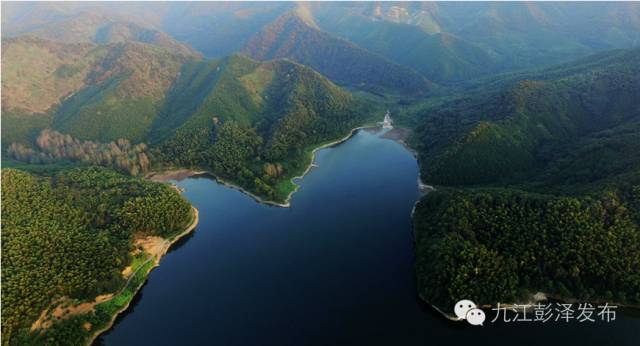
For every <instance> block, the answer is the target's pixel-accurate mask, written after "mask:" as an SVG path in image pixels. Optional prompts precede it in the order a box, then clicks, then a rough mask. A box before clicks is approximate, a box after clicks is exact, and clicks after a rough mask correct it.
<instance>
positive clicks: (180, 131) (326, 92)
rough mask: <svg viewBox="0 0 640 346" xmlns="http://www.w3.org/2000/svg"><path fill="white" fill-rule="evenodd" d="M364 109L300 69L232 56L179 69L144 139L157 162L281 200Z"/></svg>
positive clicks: (282, 62) (357, 120) (285, 63)
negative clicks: (152, 145) (316, 152)
mask: <svg viewBox="0 0 640 346" xmlns="http://www.w3.org/2000/svg"><path fill="white" fill-rule="evenodd" d="M193 100H197V102H195V103H190V102H193ZM371 109H372V106H371V105H365V104H364V102H362V101H360V100H359V99H357V98H354V97H353V96H352V95H351V94H349V93H347V92H345V91H343V90H341V89H340V88H339V87H337V86H336V85H334V84H333V83H331V82H330V81H329V80H327V79H326V78H324V77H323V76H321V75H320V74H318V73H317V72H315V71H313V70H311V69H309V68H307V67H304V66H302V65H299V64H296V63H293V62H290V61H286V60H275V61H268V62H257V61H255V60H251V59H249V58H247V57H244V56H242V55H234V56H231V57H229V58H226V59H222V60H220V61H217V62H194V63H191V64H188V65H186V66H185V68H184V69H183V71H182V73H181V76H180V79H179V80H178V81H177V82H176V84H175V86H174V89H173V90H172V91H171V92H170V93H169V95H168V97H167V108H166V109H165V111H164V112H163V113H162V114H161V115H160V116H159V117H158V119H157V121H156V122H155V123H154V124H153V127H152V130H151V140H152V141H155V142H156V143H159V156H160V157H163V158H164V159H163V160H166V161H170V162H173V163H175V164H176V165H180V166H188V167H201V168H207V169H211V170H213V172H214V173H216V174H217V175H219V176H221V177H224V178H225V179H229V180H231V181H234V182H236V183H238V184H240V186H242V187H245V188H247V189H249V190H250V191H252V192H254V193H256V194H258V195H260V196H263V197H267V198H269V199H275V200H278V201H282V200H283V199H284V198H285V197H286V195H287V193H288V192H289V191H290V190H291V189H292V188H293V187H292V186H291V183H290V182H289V178H291V177H292V176H295V175H296V174H298V173H300V172H301V171H302V170H303V167H304V166H305V165H306V164H307V163H308V162H307V161H308V160H309V157H308V155H309V151H310V149H311V147H312V146H313V145H318V144H320V143H323V142H325V141H330V140H332V139H335V138H338V137H341V136H344V135H346V134H347V133H348V131H349V130H350V129H351V128H353V127H355V126H357V125H358V124H361V123H362V122H364V121H366V120H367V119H369V117H370V115H369V114H368V113H367V112H368V111H370V110H371Z"/></svg>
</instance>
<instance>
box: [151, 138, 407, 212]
mask: <svg viewBox="0 0 640 346" xmlns="http://www.w3.org/2000/svg"><path fill="white" fill-rule="evenodd" d="M375 127H377V125H363V126H358V127H354V128H352V129H351V130H350V131H349V133H348V134H347V135H346V136H345V137H343V138H340V139H337V140H335V141H332V142H329V143H326V144H321V145H320V146H318V147H315V148H314V149H313V150H311V153H310V156H311V161H310V162H309V164H308V165H307V168H305V170H304V171H303V172H302V173H301V174H299V175H296V176H294V177H291V178H289V181H290V182H291V183H292V184H293V185H294V186H295V187H294V189H293V190H292V191H291V192H289V194H288V195H287V198H286V199H285V200H284V202H282V203H280V202H276V201H272V200H266V199H263V198H262V197H260V196H257V195H255V194H254V193H252V192H250V191H247V190H246V189H244V188H243V187H241V186H238V185H236V184H234V183H231V182H229V181H226V180H224V179H222V178H220V177H218V176H217V175H215V174H214V173H213V172H211V171H208V170H196V169H189V168H177V169H169V170H165V171H151V172H149V173H147V174H146V175H145V179H148V180H151V181H155V182H167V181H168V180H182V179H186V178H189V177H197V176H209V177H211V178H213V179H214V180H215V181H216V182H218V183H220V184H221V185H223V186H225V187H228V188H232V189H234V190H238V191H240V192H242V193H244V194H245V195H247V196H249V197H251V198H253V199H254V200H255V201H256V202H258V203H261V204H266V205H271V206H275V207H280V208H290V207H291V198H292V197H293V194H294V193H296V192H297V191H298V189H299V188H300V185H299V184H297V183H296V182H295V181H294V180H297V179H302V178H304V176H305V175H307V174H308V173H309V172H310V171H311V170H312V169H313V168H314V167H317V165H316V164H315V156H316V152H317V151H318V150H322V149H326V148H331V147H334V146H337V145H339V144H341V143H343V142H346V141H347V140H349V139H350V138H351V137H353V136H354V135H355V134H356V133H357V132H358V131H360V130H363V129H368V128H375ZM418 178H419V177H418Z"/></svg>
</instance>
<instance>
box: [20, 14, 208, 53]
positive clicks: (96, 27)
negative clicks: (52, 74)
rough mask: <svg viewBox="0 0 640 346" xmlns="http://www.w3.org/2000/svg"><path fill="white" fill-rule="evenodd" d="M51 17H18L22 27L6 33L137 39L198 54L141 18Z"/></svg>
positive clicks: (68, 39)
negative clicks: (48, 18) (143, 22)
mask: <svg viewBox="0 0 640 346" xmlns="http://www.w3.org/2000/svg"><path fill="white" fill-rule="evenodd" d="M53 17H54V18H50V20H49V21H47V22H46V23H45V24H43V23H40V22H39V21H37V19H36V18H33V19H34V22H31V23H30V22H29V18H26V19H25V18H22V19H21V21H22V23H20V25H21V26H22V28H21V29H19V30H10V35H11V36H16V35H18V34H19V35H21V36H25V35H28V36H32V37H38V38H41V39H44V40H49V41H55V42H62V43H95V44H110V43H122V42H140V43H147V44H151V45H154V46H158V47H163V48H166V49H168V50H170V51H172V52H175V53H178V54H185V55H198V53H196V51H195V50H193V49H192V48H190V47H189V46H187V45H185V44H183V43H180V42H178V41H176V40H175V39H174V38H172V37H171V36H169V35H167V34H166V33H164V32H162V31H159V30H156V29H154V28H152V27H149V26H148V25H145V24H141V23H140V22H141V21H139V22H134V21H132V20H131V18H128V17H126V16H118V15H114V14H112V13H109V12H107V11H99V10H85V11H82V12H79V13H77V14H70V15H69V14H65V15H61V16H60V17H59V18H55V16H53ZM7 19H8V20H11V19H10V18H7ZM12 28H13V26H12Z"/></svg>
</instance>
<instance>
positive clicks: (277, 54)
mask: <svg viewBox="0 0 640 346" xmlns="http://www.w3.org/2000/svg"><path fill="white" fill-rule="evenodd" d="M310 21H312V19H309V18H308V17H306V16H305V15H304V14H301V13H300V12H287V13H284V14H283V15H282V16H280V17H279V18H278V19H276V20H275V21H273V22H272V23H270V24H269V25H267V26H266V27H264V28H263V29H262V30H261V31H260V32H259V33H257V34H256V35H255V36H253V37H252V38H251V39H250V40H249V41H248V42H247V44H246V46H245V47H244V48H243V49H242V52H243V53H244V54H247V55H248V56H250V57H253V58H255V59H259V60H268V59H277V58H287V59H291V60H293V61H296V62H299V63H301V64H304V65H306V66H309V67H311V68H313V69H315V70H316V71H318V72H320V73H322V74H323V75H325V76H327V78H330V79H331V80H333V81H335V82H337V83H340V84H344V85H349V86H352V87H356V88H360V89H363V90H367V91H370V92H376V93H388V94H402V95H426V94H427V93H428V92H429V91H430V90H431V89H432V88H433V84H432V83H431V82H430V81H429V80H427V79H426V78H425V77H423V76H421V75H420V74H418V73H417V72H415V71H413V70H411V69H410V68H407V67H404V66H401V65H399V64H396V63H393V62H391V61H389V60H387V59H385V58H383V57H382V56H380V55H378V54H374V53H371V52H369V51H367V50H365V49H362V48H360V47H358V46H357V45H355V44H353V43H351V42H349V41H347V40H344V39H342V38H339V37H337V36H333V35H331V34H329V33H328V32H325V31H322V30H318V28H317V27H314V24H313V23H312V22H310Z"/></svg>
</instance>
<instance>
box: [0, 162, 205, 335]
mask: <svg viewBox="0 0 640 346" xmlns="http://www.w3.org/2000/svg"><path fill="white" fill-rule="evenodd" d="M191 217H192V216H191V207H190V205H189V203H188V202H187V201H186V200H185V199H183V198H182V197H181V196H180V195H179V194H178V193H177V192H176V191H175V190H173V189H171V188H170V187H169V186H166V185H162V184H156V183H151V182H148V181H145V180H142V179H134V178H128V177H124V176H122V175H120V174H117V173H115V172H112V171H107V170H98V169H74V170H70V171H63V172H60V173H58V174H56V175H55V176H54V177H51V178H50V177H40V176H36V175H32V174H29V173H26V172H22V171H18V170H13V169H2V264H3V265H2V310H3V318H2V339H3V340H2V343H3V345H9V344H11V345H25V344H56V345H59V344H69V343H73V344H83V343H85V342H86V341H87V337H88V335H89V334H90V333H92V332H93V331H95V330H98V329H100V328H102V327H104V326H105V325H106V324H107V323H108V322H109V320H110V319H111V314H110V313H109V312H108V311H103V310H102V309H101V308H97V309H96V310H95V311H91V312H89V311H88V312H87V313H86V314H81V315H76V316H71V317H70V318H68V319H64V318H62V319H61V320H60V321H57V322H56V323H55V324H53V325H52V326H50V327H47V328H41V329H38V328H36V329H33V327H32V325H33V323H34V322H35V321H36V320H37V319H38V317H39V316H41V312H42V311H43V310H45V309H46V308H47V307H49V306H50V304H52V303H54V301H60V300H63V299H64V300H68V301H70V302H74V303H79V302H85V301H93V299H94V298H96V296H98V295H101V294H105V293H114V292H116V291H118V290H119V289H120V288H121V287H122V286H123V285H124V284H125V282H126V279H127V278H126V277H125V276H124V275H123V274H122V270H123V269H124V268H125V267H127V266H128V265H130V264H132V261H135V260H134V258H133V256H132V255H131V252H132V251H133V250H134V246H133V240H134V236H138V237H140V236H148V235H157V236H161V237H170V236H172V235H174V234H175V233H177V232H179V231H182V230H184V228H185V227H186V226H187V225H188V224H189V222H191ZM54 305H55V304H54ZM86 323H88V324H86ZM87 327H88V328H87Z"/></svg>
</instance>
